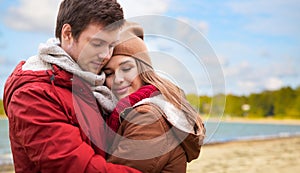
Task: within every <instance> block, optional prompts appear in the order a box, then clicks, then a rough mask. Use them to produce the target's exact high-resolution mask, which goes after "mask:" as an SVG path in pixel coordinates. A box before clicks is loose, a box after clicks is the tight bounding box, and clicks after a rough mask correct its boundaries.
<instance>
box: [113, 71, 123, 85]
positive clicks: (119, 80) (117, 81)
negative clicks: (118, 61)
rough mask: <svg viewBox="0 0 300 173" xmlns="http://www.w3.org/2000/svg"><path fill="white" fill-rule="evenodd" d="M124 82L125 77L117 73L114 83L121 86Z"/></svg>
mask: <svg viewBox="0 0 300 173" xmlns="http://www.w3.org/2000/svg"><path fill="white" fill-rule="evenodd" d="M123 81H124V77H123V75H122V74H121V73H119V72H116V73H115V78H114V83H116V84H120V83H122V82H123Z"/></svg>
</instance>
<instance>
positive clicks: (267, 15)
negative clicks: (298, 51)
mask: <svg viewBox="0 0 300 173" xmlns="http://www.w3.org/2000/svg"><path fill="white" fill-rule="evenodd" d="M227 5H228V7H229V8H230V9H231V10H232V11H233V12H234V13H237V14H241V15H243V16H244V17H246V19H247V24H246V25H245V26H244V27H245V28H246V29H248V30H251V31H253V32H256V33H262V34H267V35H288V36H294V35H295V34H297V35H298V36H299V34H298V33H299V29H300V24H299V22H298V21H299V20H300V12H299V8H300V4H299V1H297V0H285V1H282V0H273V1H266V0H263V1H262V0H252V1H243V2H240V1H239V2H236V1H235V2H231V3H228V4H227Z"/></svg>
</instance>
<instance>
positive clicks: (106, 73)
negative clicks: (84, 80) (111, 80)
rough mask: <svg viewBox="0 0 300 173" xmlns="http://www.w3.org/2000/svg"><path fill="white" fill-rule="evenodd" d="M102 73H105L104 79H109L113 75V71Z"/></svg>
mask: <svg viewBox="0 0 300 173" xmlns="http://www.w3.org/2000/svg"><path fill="white" fill-rule="evenodd" d="M104 73H105V75H106V77H109V76H111V75H113V74H114V72H113V71H108V70H106V71H104Z"/></svg>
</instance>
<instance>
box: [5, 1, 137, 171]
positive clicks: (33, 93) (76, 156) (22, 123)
mask: <svg viewBox="0 0 300 173" xmlns="http://www.w3.org/2000/svg"><path fill="white" fill-rule="evenodd" d="M122 19H123V11H122V8H121V7H120V5H119V4H118V3H117V2H116V1H114V0H64V1H63V2H62V3H61V5H60V9H59V12H58V16H57V25H56V37H57V38H58V39H59V41H57V40H49V41H48V42H47V43H46V44H41V46H40V47H39V53H38V55H36V56H33V57H30V58H29V59H28V60H27V61H26V62H24V61H23V62H21V63H19V64H18V65H17V67H16V69H15V70H14V71H13V73H12V74H11V75H10V77H9V78H8V79H7V81H6V84H5V89H4V90H5V91H4V99H3V100H4V107H5V111H6V114H7V116H8V118H9V131H10V132H9V133H10V141H11V149H12V153H13V159H14V165H15V171H16V172H30V173H32V172H63V173H65V172H72V173H74V172H76V173H77V172H138V171H136V170H134V169H132V168H129V167H126V166H121V165H114V164H111V163H107V162H106V161H105V147H106V146H105V143H106V141H105V135H104V130H105V126H104V124H105V121H103V119H102V116H103V112H109V111H111V110H112V109H113V107H114V104H113V101H112V98H111V95H110V92H109V90H108V89H106V88H105V87H104V86H101V85H102V84H103V82H104V75H103V74H100V75H99V72H100V70H101V68H102V67H103V66H104V65H105V64H106V62H107V61H108V60H109V59H110V57H111V55H112V51H113V47H114V45H115V43H116V41H117V40H118V34H119V30H120V28H121V26H122V24H123V22H122ZM45 20H46V19H45ZM120 20H121V22H117V21H120ZM101 113H102V116H101Z"/></svg>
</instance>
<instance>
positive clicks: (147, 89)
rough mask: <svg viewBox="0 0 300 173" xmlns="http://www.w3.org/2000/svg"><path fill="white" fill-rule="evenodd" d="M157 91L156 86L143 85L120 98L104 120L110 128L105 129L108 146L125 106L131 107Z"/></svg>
mask: <svg viewBox="0 0 300 173" xmlns="http://www.w3.org/2000/svg"><path fill="white" fill-rule="evenodd" d="M158 94H159V92H158V90H157V88H156V87H155V86H153V85H145V86H142V87H141V88H139V89H138V90H137V91H136V92H134V93H132V94H130V95H128V96H127V97H124V98H122V99H121V100H119V102H118V103H117V106H116V107H115V109H114V110H113V112H112V113H111V115H110V116H109V117H108V119H107V120H106V123H107V125H108V127H109V128H110V129H108V130H107V133H106V134H107V142H108V146H110V144H111V142H112V141H113V138H114V136H115V133H116V132H117V131H118V129H119V127H120V121H119V117H120V113H122V112H123V111H124V110H125V109H126V108H129V107H132V106H133V105H135V104H136V103H137V102H139V101H141V100H143V99H145V98H149V97H151V96H156V95H158Z"/></svg>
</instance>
